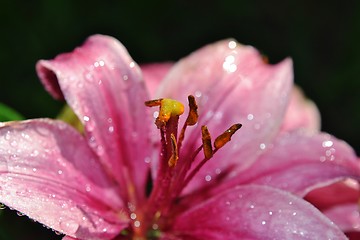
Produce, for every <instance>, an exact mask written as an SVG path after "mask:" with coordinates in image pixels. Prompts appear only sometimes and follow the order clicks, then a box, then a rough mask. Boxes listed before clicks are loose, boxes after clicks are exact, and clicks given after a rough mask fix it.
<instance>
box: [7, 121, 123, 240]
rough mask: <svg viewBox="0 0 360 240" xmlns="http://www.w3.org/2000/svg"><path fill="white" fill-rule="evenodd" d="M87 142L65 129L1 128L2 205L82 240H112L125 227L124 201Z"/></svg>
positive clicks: (54, 125) (48, 125) (51, 125)
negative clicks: (122, 213) (121, 214)
mask: <svg viewBox="0 0 360 240" xmlns="http://www.w3.org/2000/svg"><path fill="white" fill-rule="evenodd" d="M116 187H117V186H116V185H114V183H113V182H112V181H111V180H110V179H109V178H108V176H107V175H106V174H105V171H104V170H103V168H102V166H101V165H100V164H99V162H98V159H97V156H96V155H95V154H94V153H93V151H92V150H91V149H90V148H89V147H88V145H87V144H86V140H85V139H84V137H83V136H81V135H80V134H79V133H78V132H77V131H76V130H74V129H73V128H71V127H69V126H68V125H67V124H65V123H63V122H59V121H52V120H45V119H43V120H32V121H24V122H11V123H6V124H2V126H1V128H0V202H2V203H4V204H5V205H7V206H9V207H11V208H14V209H16V210H17V211H19V212H22V213H24V214H26V215H27V216H29V217H30V218H32V219H34V220H36V221H39V222H41V223H43V224H45V225H47V226H49V227H50V228H52V229H54V230H57V231H59V232H61V233H64V234H67V235H70V236H72V237H75V236H76V237H79V238H80V239H100V238H101V239H110V238H111V237H113V236H114V235H116V234H117V233H119V231H120V230H121V229H122V228H124V227H125V226H126V225H127V219H126V218H123V219H120V218H119V215H118V213H119V212H121V211H122V209H123V202H122V201H121V200H120V199H119V197H118V191H117V189H116Z"/></svg>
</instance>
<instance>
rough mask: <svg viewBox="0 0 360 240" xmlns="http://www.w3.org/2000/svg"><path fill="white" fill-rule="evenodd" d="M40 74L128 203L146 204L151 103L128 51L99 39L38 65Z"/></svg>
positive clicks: (42, 61)
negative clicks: (69, 110) (78, 125)
mask: <svg viewBox="0 0 360 240" xmlns="http://www.w3.org/2000/svg"><path fill="white" fill-rule="evenodd" d="M36 69H37V73H38V75H39V77H40V79H41V81H42V82H43V83H44V85H45V87H47V89H48V90H49V91H50V92H51V93H52V94H53V96H54V97H59V96H63V97H64V98H65V99H66V101H67V102H68V104H69V105H70V106H71V107H72V109H73V110H74V112H75V113H76V114H77V115H78V117H79V119H80V120H81V121H82V123H83V124H84V125H85V132H86V137H87V139H88V142H89V145H90V147H91V148H93V149H94V151H95V152H96V153H97V154H98V156H99V157H100V159H101V160H102V163H103V164H104V165H105V167H106V170H107V171H108V172H109V173H110V174H112V175H113V177H114V178H115V179H117V180H118V181H119V183H120V184H121V185H122V187H123V189H124V190H127V192H123V193H121V195H122V197H123V199H124V200H126V199H128V200H129V201H132V200H134V198H136V197H135V196H133V195H134V194H135V195H136V196H137V197H138V198H140V199H141V198H144V195H145V181H146V178H147V171H148V168H149V167H148V163H147V162H148V159H149V157H150V148H149V147H144V146H147V145H148V138H149V136H148V133H149V127H150V125H151V123H150V117H149V115H148V114H147V111H146V108H145V106H144V102H145V101H146V100H148V99H149V97H148V95H147V92H146V89H145V86H144V82H143V81H142V76H141V71H140V68H139V67H138V66H137V65H136V64H135V62H134V61H133V60H132V59H131V57H130V56H129V54H128V52H127V51H126V49H125V48H124V47H123V45H121V43H119V42H118V41H117V40H116V39H114V38H112V37H108V36H102V35H95V36H92V37H90V38H89V39H88V40H87V41H86V42H85V44H84V45H83V46H81V47H79V48H77V49H75V50H74V51H73V52H71V53H67V54H61V55H59V56H57V57H56V58H55V59H53V60H47V61H46V60H41V61H39V62H38V63H37V66H36ZM134 191H135V192H134Z"/></svg>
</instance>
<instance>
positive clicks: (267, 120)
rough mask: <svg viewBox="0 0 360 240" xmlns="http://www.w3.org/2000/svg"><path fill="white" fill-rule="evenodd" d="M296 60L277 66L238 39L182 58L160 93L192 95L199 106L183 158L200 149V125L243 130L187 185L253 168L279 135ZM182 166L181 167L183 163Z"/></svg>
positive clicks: (212, 129) (178, 96) (217, 132)
mask: <svg viewBox="0 0 360 240" xmlns="http://www.w3.org/2000/svg"><path fill="white" fill-rule="evenodd" d="M292 78H293V75H292V61H291V60H290V59H286V60H284V61H283V62H281V63H279V64H277V65H269V64H266V63H265V62H264V61H263V58H262V56H261V55H260V54H259V52H258V51H257V50H256V49H254V48H253V47H250V46H242V45H240V44H238V43H236V42H235V41H233V40H225V41H220V42H217V43H214V44H212V45H208V46H205V47H203V48H201V49H200V50H198V51H196V52H194V53H192V54H191V55H190V56H188V57H186V58H184V59H182V60H180V61H179V62H178V63H177V64H175V65H174V67H173V68H172V69H171V70H170V72H169V74H168V75H167V76H166V77H165V79H164V82H163V83H162V85H161V88H160V89H159V91H158V93H157V95H158V96H159V97H170V98H174V99H177V100H180V101H182V102H186V98H187V95H189V94H193V95H194V96H195V97H196V100H197V102H198V105H199V115H200V117H199V123H198V124H197V126H196V127H195V128H189V130H188V131H187V133H186V136H185V140H184V145H183V146H184V147H183V150H184V152H183V153H182V155H183V156H185V157H184V158H191V156H192V154H193V152H194V151H195V149H196V148H197V147H199V146H200V145H201V141H200V139H201V137H200V136H201V130H200V128H201V126H202V125H207V126H208V129H209V130H210V132H211V134H212V136H214V137H216V136H218V135H220V134H221V133H222V132H223V131H225V130H226V129H227V128H228V127H230V126H231V125H233V124H234V123H241V124H243V127H242V128H241V130H240V131H239V133H237V134H235V135H234V136H233V140H232V143H231V144H227V145H226V146H224V149H221V150H220V151H219V152H218V153H217V154H216V155H215V156H214V159H211V161H209V162H208V163H207V164H206V165H205V166H204V167H203V168H202V169H201V171H200V172H199V174H197V176H196V178H195V179H193V181H191V184H190V185H189V187H188V191H190V189H194V188H196V187H197V186H201V185H203V184H205V183H206V181H205V178H206V176H211V177H216V173H217V172H218V171H222V172H225V171H230V170H231V173H232V174H236V173H237V172H238V171H240V170H241V169H244V168H246V167H247V166H249V165H250V164H251V163H252V162H253V161H254V160H255V159H256V158H257V156H258V154H260V153H261V151H260V149H259V146H260V144H267V143H268V142H271V140H272V139H273V138H274V137H275V135H276V134H277V132H278V130H279V128H280V124H281V121H282V118H283V116H284V114H285V110H286V106H287V104H288V98H289V96H290V91H291V86H292ZM178 164H182V163H181V162H179V163H178Z"/></svg>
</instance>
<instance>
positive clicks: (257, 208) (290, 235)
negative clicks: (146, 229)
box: [164, 185, 346, 240]
mask: <svg viewBox="0 0 360 240" xmlns="http://www.w3.org/2000/svg"><path fill="white" fill-rule="evenodd" d="M173 235H175V236H178V237H183V239H213V240H215V239H252V240H255V239H346V237H345V235H344V234H343V233H342V232H341V230H340V229H339V228H338V227H337V226H336V225H334V224H333V223H332V222H331V221H329V220H328V219H327V218H326V217H324V216H323V215H322V214H321V213H320V212H319V211H318V210H317V209H315V208H314V207H313V206H312V205H311V204H309V203H307V202H306V201H303V200H302V199H300V198H298V197H295V196H293V195H291V194H289V193H288V192H284V191H280V190H276V189H273V188H269V187H265V186H256V185H248V186H241V187H236V188H234V189H231V190H228V191H226V192H222V193H221V194H218V195H217V196H215V197H213V198H211V199H208V200H206V201H204V202H203V203H202V204H200V205H196V206H191V207H190V209H188V210H187V211H185V212H184V213H182V214H180V216H178V217H177V218H176V219H175V221H174V224H172V228H171V229H170V230H169V232H168V234H167V236H165V237H164V239H171V237H172V236H173ZM167 237H168V238H167Z"/></svg>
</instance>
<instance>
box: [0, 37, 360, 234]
mask: <svg viewBox="0 0 360 240" xmlns="http://www.w3.org/2000/svg"><path fill="white" fill-rule="evenodd" d="M36 69H37V73H38V75H39V77H40V79H41V81H42V83H43V84H44V86H45V88H46V89H47V90H48V91H49V92H50V93H51V94H52V95H53V96H54V97H55V98H57V99H65V100H66V102H67V103H68V104H69V106H70V107H71V108H72V109H73V111H74V112H75V113H76V114H77V116H78V118H79V119H80V121H81V122H82V124H83V126H84V132H83V133H81V132H79V131H77V130H76V129H74V128H73V127H71V126H69V125H68V124H66V123H64V122H62V121H59V120H50V119H36V120H27V121H21V122H8V123H1V125H0V126H1V128H0V202H2V203H4V204H5V205H7V206H9V207H11V208H14V209H16V210H17V211H20V212H22V213H24V214H26V215H27V216H29V217H30V218H32V219H34V220H36V221H39V222H41V223H42V224H44V225H46V226H49V227H50V228H52V229H54V230H56V231H58V232H60V233H63V234H65V235H66V236H65V237H64V239H87V240H92V239H104V240H105V239H309V238H311V239H323V238H326V239H346V237H345V235H344V233H343V232H342V231H341V229H340V228H339V227H338V226H337V225H336V224H334V223H333V222H332V221H331V220H330V219H329V218H327V217H326V216H325V215H324V214H322V213H321V212H320V211H319V210H318V209H317V208H315V207H314V206H313V205H312V204H310V203H309V202H308V201H306V200H304V199H303V198H304V197H305V196H306V195H307V194H310V193H311V192H314V191H316V190H317V189H320V188H322V187H326V186H329V185H331V184H335V183H337V182H341V181H344V180H345V179H350V178H351V179H358V178H359V176H360V169H359V163H358V160H357V158H356V156H355V154H354V152H353V150H352V149H351V147H349V146H348V145H347V144H346V143H344V142H343V141H341V140H338V139H336V138H335V137H332V136H330V135H329V134H325V133H320V132H319V129H318V128H319V118H318V112H317V109H316V107H315V106H314V105H313V104H309V103H308V102H304V99H303V97H302V95H301V94H300V93H299V92H298V90H294V89H293V83H292V77H293V76H292V62H291V60H290V59H286V60H284V61H282V62H281V63H278V64H276V65H270V64H267V63H266V62H265V61H264V60H263V58H262V56H261V55H260V54H259V53H258V52H257V51H256V50H255V49H254V48H252V47H250V46H243V45H240V44H238V43H237V42H235V41H233V40H224V41H220V42H217V43H214V44H211V45H208V46H205V47H203V48H201V49H200V50H198V51H196V52H194V53H192V54H191V55H189V56H188V57H186V58H184V59H182V60H180V61H179V62H178V63H176V64H174V65H172V64H165V65H164V64H160V65H157V64H155V65H147V66H144V67H143V68H142V69H141V68H140V67H139V66H138V65H137V64H136V63H135V62H134V61H133V59H132V58H131V57H130V56H129V54H128V53H127V51H126V50H125V48H124V47H123V46H122V45H121V44H120V43H119V42H118V41H117V40H115V39H113V38H111V37H108V36H101V35H96V36H92V37H90V38H89V39H88V40H87V41H86V42H85V44H84V45H83V46H81V47H79V48H76V49H75V50H74V51H73V52H71V53H66V54H60V55H59V56H57V57H56V58H55V59H53V60H41V61H39V62H38V63H37V66H36ZM187 101H189V107H184V105H183V104H182V103H186V102H187ZM144 103H145V104H144ZM145 105H147V106H145ZM148 107H151V108H148ZM154 121H155V125H154ZM240 124H242V127H241V125H240ZM178 126H179V131H178ZM240 127H241V129H240V130H239V128H240ZM159 132H160V133H159ZM235 132H236V133H235ZM211 136H213V137H214V138H212V137H211ZM230 140H231V141H230Z"/></svg>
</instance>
